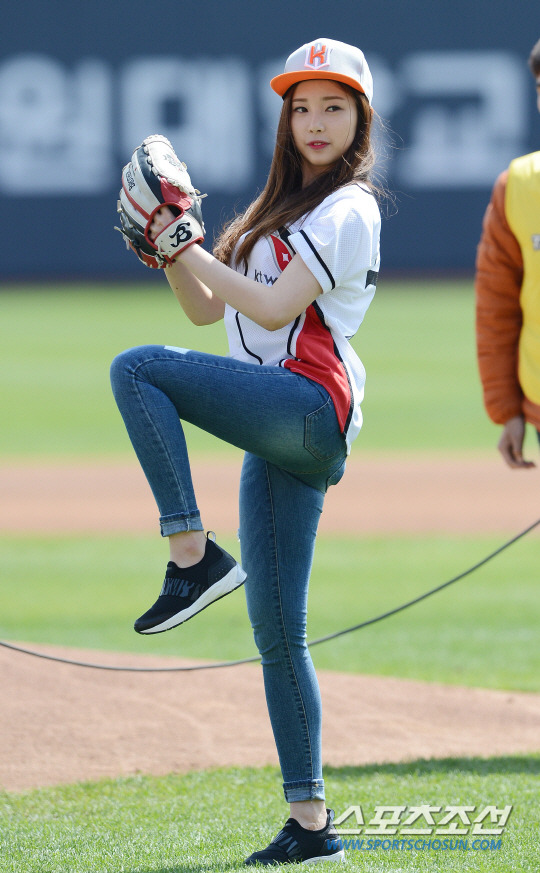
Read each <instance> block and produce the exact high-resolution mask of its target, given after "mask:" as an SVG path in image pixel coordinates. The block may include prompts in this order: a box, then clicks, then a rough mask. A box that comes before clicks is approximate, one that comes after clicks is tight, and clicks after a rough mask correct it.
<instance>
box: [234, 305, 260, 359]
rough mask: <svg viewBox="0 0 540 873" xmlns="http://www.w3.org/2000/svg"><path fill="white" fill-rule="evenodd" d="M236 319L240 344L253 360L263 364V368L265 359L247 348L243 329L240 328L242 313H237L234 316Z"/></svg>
mask: <svg viewBox="0 0 540 873" xmlns="http://www.w3.org/2000/svg"><path fill="white" fill-rule="evenodd" d="M234 318H235V321H236V326H237V328H238V335H239V337H240V342H241V343H242V346H243V348H244V351H245V352H247V353H248V355H251V357H252V358H255V360H256V361H258V362H259V364H261V366H262V363H263V359H262V358H261V357H259V355H256V354H255V352H252V351H251V350H250V349H248V347H247V346H246V344H245V342H244V334H243V333H242V328H241V327H240V313H239V312H237V313H236V315H235V316H234Z"/></svg>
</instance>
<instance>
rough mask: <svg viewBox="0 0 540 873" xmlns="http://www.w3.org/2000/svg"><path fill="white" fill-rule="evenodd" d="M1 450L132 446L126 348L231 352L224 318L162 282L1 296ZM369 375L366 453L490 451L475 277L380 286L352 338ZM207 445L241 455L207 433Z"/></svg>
mask: <svg viewBox="0 0 540 873" xmlns="http://www.w3.org/2000/svg"><path fill="white" fill-rule="evenodd" d="M0 340H1V344H0V348H1V352H0V355H1V361H2V367H1V370H0V400H1V402H2V408H3V409H9V416H5V417H4V420H3V426H2V429H1V432H0V457H2V456H6V455H7V456H13V455H18V456H20V455H34V456H61V457H66V456H67V455H70V456H78V455H87V456H88V455H104V454H106V455H115V454H123V453H127V452H129V451H130V450H131V449H130V446H129V443H128V439H127V437H126V435H125V433H124V430H123V425H122V423H121V420H120V417H119V415H118V411H117V410H116V407H115V404H114V401H113V398H112V395H111V390H110V386H109V375H108V374H109V365H110V362H111V360H112V358H113V357H114V356H115V354H117V353H118V352H120V351H122V350H123V349H124V348H128V347H130V346H134V345H140V344H145V343H162V344H172V345H181V346H184V347H187V348H191V347H194V348H197V349H201V350H202V351H210V352H215V353H218V354H222V353H226V350H227V349H226V340H225V335H224V329H223V325H222V324H221V323H219V324H216V325H211V326H209V327H205V328H195V327H193V326H192V325H191V324H190V322H189V321H188V320H187V319H186V318H185V316H184V315H183V313H182V311H181V310H180V307H179V306H178V304H177V303H176V301H175V300H174V297H173V295H172V292H171V291H170V290H169V289H168V287H167V288H166V287H165V286H164V287H163V288H162V287H160V286H155V285H154V286H151V287H149V288H144V287H137V288H136V289H135V290H131V289H129V288H120V289H119V288H117V287H112V288H108V287H98V288H95V287H93V286H88V287H84V286H83V287H80V288H77V289H74V290H70V289H69V288H62V289H60V290H54V289H47V288H34V287H33V288H25V287H20V288H19V287H17V288H14V289H11V290H5V291H4V292H3V293H2V319H1V322H0ZM353 342H354V345H355V347H356V350H357V351H358V353H359V354H360V357H361V358H362V360H363V362H364V364H365V366H366V370H367V374H368V377H367V384H366V399H365V402H364V407H363V408H364V418H365V424H364V429H363V431H362V434H361V436H360V438H359V442H358V444H357V445H358V448H357V451H362V450H363V451H372V450H377V451H379V450H383V451H386V450H396V449H399V450H413V451H426V450H429V451H432V452H445V451H452V452H460V451H461V452H470V451H488V450H490V448H491V446H492V444H493V443H494V441H495V429H494V427H493V426H492V425H490V423H489V422H488V421H487V419H486V416H485V414H484V412H483V409H482V401H481V396H480V389H479V382H478V377H477V372H476V363H475V351H474V304H473V291H472V284H471V283H470V282H459V283H455V282H454V283H450V282H444V283H429V282H423V283H417V284H415V285H409V284H395V285H392V284H386V283H384V282H382V283H381V287H380V289H379V290H378V292H377V295H376V297H375V300H374V302H373V304H372V306H371V308H370V310H369V311H368V314H367V316H366V319H365V322H364V324H363V325H362V326H361V328H360V330H359V332H358V334H357V336H356V337H355V339H354V341H353ZM194 446H195V449H196V450H197V451H199V452H205V451H209V450H211V451H212V452H213V453H216V452H220V453H226V452H227V451H233V450H231V449H228V448H227V447H226V446H224V445H223V444H221V443H219V442H218V441H217V440H214V439H213V438H211V437H207V436H206V435H204V434H203V435H201V434H200V433H199V434H198V435H197V440H196V441H194Z"/></svg>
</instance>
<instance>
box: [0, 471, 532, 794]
mask: <svg viewBox="0 0 540 873" xmlns="http://www.w3.org/2000/svg"><path fill="white" fill-rule="evenodd" d="M239 465H240V461H239V460H238V461H232V462H230V463H227V464H223V463H208V462H205V463H204V464H203V463H199V464H197V462H195V463H194V465H193V469H194V481H195V486H196V489H197V493H198V497H199V503H200V506H201V509H202V511H203V517H204V520H205V523H206V524H207V525H208V527H212V528H215V529H216V530H218V531H222V532H227V533H229V532H233V531H235V530H236V528H237V525H238V514H237V507H236V495H237V486H238V475H239ZM538 491H539V489H538V471H536V470H533V471H510V470H507V469H506V468H505V467H504V466H503V464H502V462H501V461H500V460H499V459H498V458H497V457H496V456H494V457H493V458H489V459H485V458H471V457H468V458H453V459H438V458H433V457H432V458H423V459H419V458H418V456H415V457H413V458H405V457H403V458H401V459H400V458H396V456H395V455H393V456H392V457H391V458H384V457H369V458H364V459H360V460H355V461H354V462H351V463H350V465H349V470H348V473H347V475H346V476H345V478H344V480H343V481H342V483H341V484H340V485H339V487H338V488H335V489H333V490H332V491H331V492H330V493H329V495H328V498H327V504H326V507H325V513H324V515H323V519H322V522H321V531H322V532H327V533H337V532H342V533H349V534H350V533H352V532H354V533H356V534H357V535H359V536H361V535H362V534H368V533H369V534H375V533H403V534H407V533H418V532H433V533H437V532H442V533H449V532H452V533H458V534H459V533H463V534H467V533H496V534H500V535H501V536H502V537H503V538H505V539H506V538H509V537H510V536H512V535H513V534H515V533H518V532H519V531H520V530H521V529H523V528H524V527H526V526H527V525H529V524H531V523H532V522H534V521H536V519H537V517H538V516H540V501H539V500H538ZM0 493H2V496H3V501H2V504H1V507H0V524H1V526H2V529H3V530H4V532H12V533H22V532H25V533H50V534H63V533H89V534H92V533H96V534H98V533H102V532H104V531H105V532H108V533H126V532H128V533H133V534H140V533H145V532H149V533H150V532H152V531H156V527H157V522H156V512H155V508H154V504H153V500H152V497H151V495H150V493H149V490H148V486H147V485H146V482H145V480H144V477H143V476H142V473H141V472H140V470H139V468H138V466H137V465H136V463H134V462H133V463H132V462H123V463H113V462H112V461H111V462H108V463H101V464H99V465H97V464H92V463H89V462H88V463H84V464H81V463H77V464H71V465H70V464H48V465H43V464H39V463H35V464H31V465H28V464H15V463H12V464H9V465H4V466H3V467H0ZM533 535H534V536H536V533H535V534H533ZM30 648H38V649H39V650H40V651H47V652H51V653H53V654H57V655H62V654H67V656H68V657H74V658H76V659H82V660H89V661H95V660H98V655H97V654H96V652H73V651H69V652H66V650H64V649H59V648H52V647H44V646H35V647H34V646H30ZM99 662H100V663H107V664H123V665H125V664H130V665H135V664H139V665H151V666H155V665H157V664H164V665H171V664H173V665H174V664H178V663H179V662H178V661H173V660H172V659H159V661H157V659H151V658H136V657H135V656H133V655H129V656H128V655H119V654H114V655H113V654H111V655H105V654H101V653H100V654H99ZM0 674H1V676H2V707H1V708H0V740H1V742H0V786H2V787H3V788H5V789H7V790H13V791H18V790H24V789H28V788H32V787H35V786H42V785H53V784H58V783H66V782H72V781H76V780H80V779H99V778H102V777H105V776H111V777H114V776H118V775H128V774H133V773H138V772H143V773H156V774H161V773H167V772H171V771H177V772H185V771H187V770H190V769H200V768H204V767H208V766H228V765H232V764H238V765H241V764H249V765H261V764H265V763H276V755H275V750H274V745H273V740H272V736H271V731H270V726H269V723H268V717H267V713H266V708H265V703H264V695H263V689H262V677H261V671H260V667H258V666H257V665H243V666H240V667H231V668H225V669H222V670H213V671H202V672H191V673H174V674H142V673H141V674H134V673H109V672H103V671H93V670H86V669H81V668H76V667H70V666H65V665H61V664H57V663H53V662H48V661H43V660H37V659H34V658H30V657H29V656H27V655H22V654H17V653H15V652H11V651H9V650H7V649H5V648H0ZM319 678H320V683H321V691H322V695H323V706H324V712H325V723H324V749H325V760H326V762H327V763H329V764H334V765H342V764H347V765H354V764H364V763H370V762H386V761H403V760H411V759H414V758H417V757H443V756H449V755H450V756H454V755H456V756H458V755H464V756H469V755H491V754H511V753H518V752H523V753H526V752H530V751H535V750H536V751H537V750H538V749H539V748H540V741H539V736H540V694H524V693H516V692H499V691H487V690H482V689H470V688H459V687H449V686H442V685H436V684H432V683H418V682H410V681H404V680H397V679H391V678H381V677H368V676H349V675H343V674H336V673H329V672H324V671H322V672H321V673H320V677H319ZM148 701H151V705H149V704H148ZM351 703H353V704H354V705H351Z"/></svg>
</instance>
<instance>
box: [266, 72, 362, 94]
mask: <svg viewBox="0 0 540 873" xmlns="http://www.w3.org/2000/svg"><path fill="white" fill-rule="evenodd" d="M306 79H332V80H333V81H334V82H342V83H343V84H344V85H350V86H351V88H354V89H355V91H360V93H361V94H365V93H366V92H365V91H364V89H363V88H362V86H361V85H360V84H359V83H358V81H357V80H356V79H353V78H352V77H351V76H344V75H342V74H341V73H330V72H327V71H325V70H295V71H294V72H292V73H281V75H280V76H275V77H274V78H273V79H271V80H270V87H271V88H272V89H273V90H274V91H275V92H276V94H279V96H280V97H283V95H284V94H285V92H286V91H288V90H289V88H290V87H291V85H296V83H297V82H305V81H306Z"/></svg>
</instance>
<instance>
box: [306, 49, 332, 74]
mask: <svg viewBox="0 0 540 873" xmlns="http://www.w3.org/2000/svg"><path fill="white" fill-rule="evenodd" d="M329 54H330V49H329V48H328V47H327V46H325V45H322V44H321V43H320V42H316V43H313V45H310V46H309V48H308V49H307V51H306V62H305V64H304V66H305V67H311V68H312V69H313V70H317V69H319V67H327V66H328V64H329V63H330V62H329V60H328V55H329Z"/></svg>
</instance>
